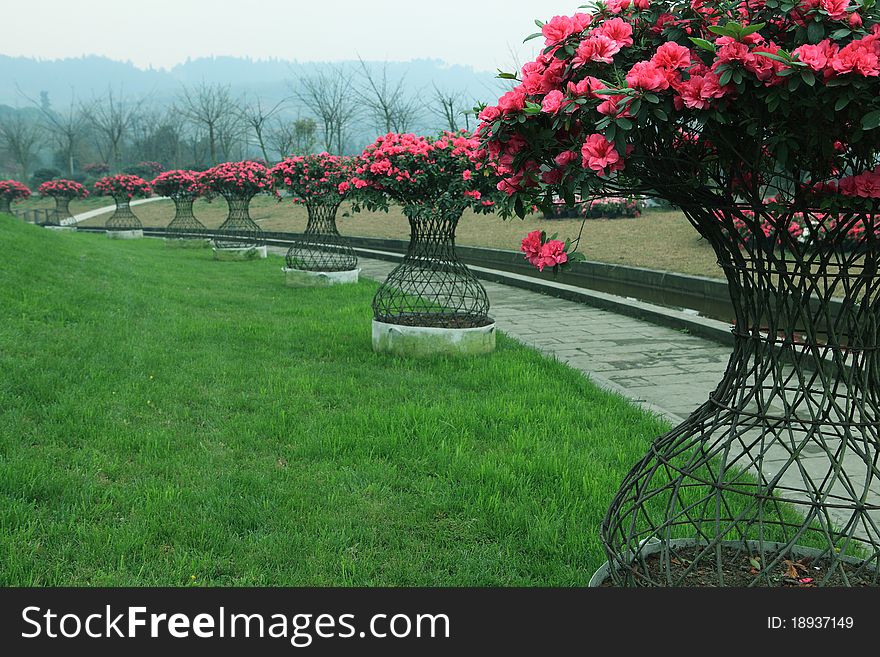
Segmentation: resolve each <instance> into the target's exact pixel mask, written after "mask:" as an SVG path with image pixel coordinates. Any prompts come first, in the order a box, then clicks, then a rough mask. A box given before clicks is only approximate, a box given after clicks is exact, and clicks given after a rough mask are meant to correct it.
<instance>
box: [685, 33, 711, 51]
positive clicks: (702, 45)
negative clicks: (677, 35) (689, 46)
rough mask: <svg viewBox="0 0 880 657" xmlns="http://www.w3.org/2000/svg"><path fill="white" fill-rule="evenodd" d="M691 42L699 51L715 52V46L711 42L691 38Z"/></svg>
mask: <svg viewBox="0 0 880 657" xmlns="http://www.w3.org/2000/svg"><path fill="white" fill-rule="evenodd" d="M690 39H691V41H693V43H694V45H695V46H696V47H697V48H700V49H701V50H707V51H709V52H715V44H714V43H712V42H711V41H706V40H705V39H698V38H696V37H691V38H690Z"/></svg>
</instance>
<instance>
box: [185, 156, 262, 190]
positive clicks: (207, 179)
mask: <svg viewBox="0 0 880 657" xmlns="http://www.w3.org/2000/svg"><path fill="white" fill-rule="evenodd" d="M202 183H203V184H204V185H205V187H206V188H207V189H208V190H209V191H211V192H216V193H218V194H223V195H224V196H245V197H252V196H255V195H256V194H259V193H261V192H265V191H270V190H271V189H272V177H271V176H270V175H269V170H268V169H267V168H266V167H265V166H264V165H262V164H259V163H258V162H251V161H244V162H224V163H223V164H218V165H217V166H215V167H212V168H210V169H208V170H207V171H205V172H204V173H203V174H202Z"/></svg>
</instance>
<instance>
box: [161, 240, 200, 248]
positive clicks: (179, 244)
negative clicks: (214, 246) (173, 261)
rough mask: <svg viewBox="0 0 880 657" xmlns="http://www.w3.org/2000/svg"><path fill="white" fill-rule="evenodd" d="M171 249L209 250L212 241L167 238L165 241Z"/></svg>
mask: <svg viewBox="0 0 880 657" xmlns="http://www.w3.org/2000/svg"><path fill="white" fill-rule="evenodd" d="M163 241H164V242H165V246H166V247H168V248H169V249H207V248H208V247H210V246H211V240H208V239H199V238H187V237H166V238H164V240H163Z"/></svg>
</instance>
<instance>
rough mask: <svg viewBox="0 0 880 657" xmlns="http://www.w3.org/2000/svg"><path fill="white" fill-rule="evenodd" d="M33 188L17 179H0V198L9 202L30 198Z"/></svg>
mask: <svg viewBox="0 0 880 657" xmlns="http://www.w3.org/2000/svg"><path fill="white" fill-rule="evenodd" d="M30 195H31V190H30V189H28V188H27V185H23V184H22V183H20V182H18V181H17V180H0V198H3V199H5V200H6V202H7V203H11V202H12V201H18V200H19V199H26V198H29V197H30Z"/></svg>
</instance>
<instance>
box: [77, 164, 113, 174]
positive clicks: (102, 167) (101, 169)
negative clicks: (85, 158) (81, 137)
mask: <svg viewBox="0 0 880 657" xmlns="http://www.w3.org/2000/svg"><path fill="white" fill-rule="evenodd" d="M83 171H85V172H86V173H87V174H89V175H90V176H103V175H106V174H108V173H110V165H108V164H105V163H104V162H89V163H88V164H86V165H85V166H84V167H83Z"/></svg>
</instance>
